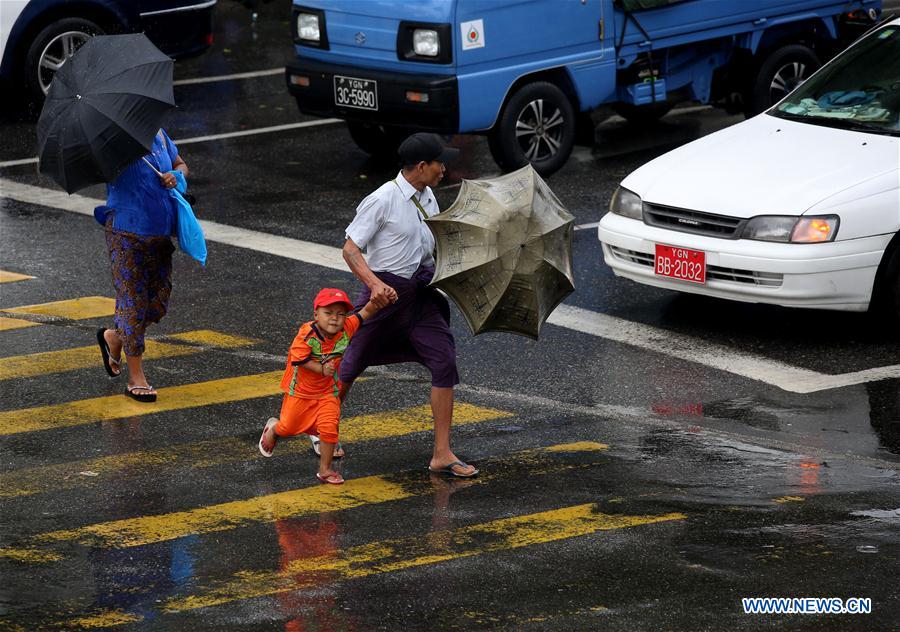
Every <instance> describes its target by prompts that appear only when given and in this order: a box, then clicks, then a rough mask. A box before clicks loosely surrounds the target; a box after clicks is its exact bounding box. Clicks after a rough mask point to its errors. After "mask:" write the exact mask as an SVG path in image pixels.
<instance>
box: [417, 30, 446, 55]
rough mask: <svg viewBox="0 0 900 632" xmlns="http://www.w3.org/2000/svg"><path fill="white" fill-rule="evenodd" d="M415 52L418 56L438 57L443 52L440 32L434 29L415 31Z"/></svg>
mask: <svg viewBox="0 0 900 632" xmlns="http://www.w3.org/2000/svg"><path fill="white" fill-rule="evenodd" d="M413 51H415V53H416V55H424V56H426V57H437V56H438V54H439V53H440V52H441V44H440V41H439V40H438V32H437V31H435V30H432V29H416V30H415V31H413Z"/></svg>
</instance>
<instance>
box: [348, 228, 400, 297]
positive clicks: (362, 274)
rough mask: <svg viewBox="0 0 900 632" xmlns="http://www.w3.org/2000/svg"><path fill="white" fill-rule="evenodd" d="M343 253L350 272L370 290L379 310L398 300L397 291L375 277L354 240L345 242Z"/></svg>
mask: <svg viewBox="0 0 900 632" xmlns="http://www.w3.org/2000/svg"><path fill="white" fill-rule="evenodd" d="M341 253H342V254H343V256H344V261H346V262H347V266H348V267H349V268H350V271H351V272H352V273H353V274H354V275H356V278H357V279H359V280H360V281H362V282H363V283H365V284H366V286H367V287H368V288H369V290H370V292H371V294H372V300H373V301H374V302H375V304H376V305H377V306H378V307H379V308H381V307H385V306H386V305H387V304H388V303H393V302H394V301H396V300H397V291H396V290H394V288H392V287H391V286H389V285H387V284H385V283H384V282H383V281H382V280H381V279H379V278H378V277H377V276H375V273H374V272H372V269H371V268H369V264H368V263H366V259H365V257H363V254H362V251H361V250H360V249H359V246H357V245H356V244H355V243H353V240H352V239H347V241H346V242H344V247H343V249H342V250H341Z"/></svg>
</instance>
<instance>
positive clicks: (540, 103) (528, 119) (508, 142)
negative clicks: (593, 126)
mask: <svg viewBox="0 0 900 632" xmlns="http://www.w3.org/2000/svg"><path fill="white" fill-rule="evenodd" d="M575 124H576V120H575V110H574V109H573V108H572V104H571V103H570V102H569V98H568V97H567V96H566V95H565V93H563V91H562V90H560V89H559V88H558V87H557V86H556V85H554V84H552V83H549V82H547V81H536V82H534V83H529V84H526V85H524V86H523V87H521V88H520V89H519V90H518V91H517V92H516V93H515V94H513V96H512V97H511V98H510V99H509V101H508V102H507V103H506V106H504V108H503V112H501V114H500V118H499V120H498V121H497V123H496V125H494V128H493V129H492V130H491V131H490V133H489V135H488V147H489V148H490V150H491V155H492V156H493V157H494V160H495V161H496V162H497V164H498V165H500V167H501V168H502V169H503V170H504V171H513V170H515V169H519V168H520V167H524V166H525V165H526V164H528V163H529V162H530V163H531V165H532V166H533V167H534V169H535V171H537V172H538V173H539V174H541V175H542V176H548V175H550V174H551V173H553V172H555V171H557V170H558V169H559V168H560V167H562V166H563V165H564V164H565V163H566V160H568V159H569V155H570V154H571V153H572V146H573V145H574V143H575ZM520 130H521V131H520Z"/></svg>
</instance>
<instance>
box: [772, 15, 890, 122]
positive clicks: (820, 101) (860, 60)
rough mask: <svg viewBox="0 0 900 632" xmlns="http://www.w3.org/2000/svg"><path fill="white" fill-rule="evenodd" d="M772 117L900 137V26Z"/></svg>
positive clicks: (876, 37)
mask: <svg viewBox="0 0 900 632" xmlns="http://www.w3.org/2000/svg"><path fill="white" fill-rule="evenodd" d="M769 114H771V115H772V116H776V117H779V118H786V119H790V120H794V121H800V122H803V123H811V124H814V125H824V126H828V127H838V128H841V129H852V130H856V131H861V132H871V133H874V134H887V135H891V136H900V25H896V24H894V25H891V26H887V27H884V28H882V29H881V30H879V31H876V32H874V33H872V34H871V35H869V36H868V37H866V38H865V39H864V40H863V41H861V42H859V43H857V44H856V45H855V46H853V47H852V48H850V49H849V50H848V51H847V52H846V53H844V54H843V55H841V56H840V57H838V58H837V59H835V60H834V61H833V62H832V63H830V64H828V65H827V66H826V67H825V68H823V69H822V71H821V72H819V73H818V74H816V75H815V76H814V77H812V78H811V79H809V80H808V81H806V82H805V83H803V84H802V85H800V86H799V87H798V88H797V89H796V90H794V91H793V92H792V93H791V94H790V95H788V96H787V98H786V99H785V100H784V101H782V102H781V103H779V104H778V105H776V106H775V107H774V108H773V109H771V110H769Z"/></svg>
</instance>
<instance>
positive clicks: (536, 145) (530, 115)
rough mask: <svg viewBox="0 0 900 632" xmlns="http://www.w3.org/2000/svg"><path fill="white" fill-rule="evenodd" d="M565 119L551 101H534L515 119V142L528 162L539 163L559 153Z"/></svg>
mask: <svg viewBox="0 0 900 632" xmlns="http://www.w3.org/2000/svg"><path fill="white" fill-rule="evenodd" d="M565 122H566V121H565V117H564V116H563V113H562V110H561V109H560V108H559V107H557V106H556V105H555V104H554V103H553V102H552V101H549V100H545V99H535V100H534V101H531V102H530V103H528V104H527V105H526V106H525V107H524V108H522V111H521V112H519V116H518V117H516V141H518V143H519V147H521V149H522V153H523V154H525V158H526V159H527V160H528V161H529V162H540V161H543V160H548V159H550V158H553V157H554V156H555V155H556V154H558V153H559V150H560V147H561V146H562V138H563V134H564V133H565V125H564V123H565Z"/></svg>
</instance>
